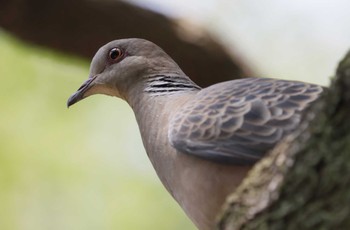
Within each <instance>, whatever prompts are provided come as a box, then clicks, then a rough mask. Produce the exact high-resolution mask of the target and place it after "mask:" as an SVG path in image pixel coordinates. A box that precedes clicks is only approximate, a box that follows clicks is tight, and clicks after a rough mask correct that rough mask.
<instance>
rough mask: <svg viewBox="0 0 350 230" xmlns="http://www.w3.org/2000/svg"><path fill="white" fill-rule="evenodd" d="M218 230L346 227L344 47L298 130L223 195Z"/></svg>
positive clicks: (349, 182) (349, 100) (349, 170)
mask: <svg viewBox="0 0 350 230" xmlns="http://www.w3.org/2000/svg"><path fill="white" fill-rule="evenodd" d="M218 229H220V230H233V229H234V230H237V229H240V230H243V229H244V230H248V229H269V230H274V229H283V230H284V229H300V230H301V229H302V230H304V229H310V230H311V229H312V230H314V229H350V52H349V53H348V54H347V55H346V57H345V58H344V59H343V60H342V61H341V62H340V64H339V66H338V69H337V71H336V76H335V78H334V79H333V82H332V85H331V87H330V88H329V90H328V91H327V92H326V93H324V94H323V96H322V98H321V99H320V100H319V101H318V102H316V103H315V104H314V106H312V107H311V108H310V109H309V111H308V112H307V113H306V115H305V117H304V121H303V123H302V125H301V127H300V129H299V130H298V131H297V132H295V133H294V134H293V135H291V136H289V137H288V138H286V140H285V141H284V142H283V143H281V144H280V145H279V146H277V147H276V148H275V149H274V151H273V152H272V153H271V154H270V155H269V156H267V157H266V158H264V159H263V160H262V161H261V162H259V163H258V164H257V165H256V166H255V167H254V168H253V170H252V172H251V173H250V174H249V175H248V177H247V178H246V179H245V180H244V181H243V183H242V184H241V186H240V187H239V188H238V189H237V190H236V191H235V192H234V193H233V194H232V195H231V196H230V197H229V198H228V200H227V203H226V205H225V208H224V211H223V213H222V214H221V217H220V221H219V222H218Z"/></svg>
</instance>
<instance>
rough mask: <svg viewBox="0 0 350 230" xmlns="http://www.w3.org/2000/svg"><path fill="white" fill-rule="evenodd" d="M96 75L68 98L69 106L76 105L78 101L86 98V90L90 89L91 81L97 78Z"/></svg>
mask: <svg viewBox="0 0 350 230" xmlns="http://www.w3.org/2000/svg"><path fill="white" fill-rule="evenodd" d="M95 78H96V76H93V77H89V79H87V80H86V81H85V82H84V83H83V84H82V85H81V86H80V87H79V89H78V90H77V91H76V92H75V93H74V94H73V95H72V96H70V97H69V98H68V101H67V107H68V108H69V106H71V105H74V104H75V103H77V102H78V101H80V100H82V99H83V98H84V94H85V92H86V91H87V90H88V89H90V87H91V83H92V82H93V81H94V80H95Z"/></svg>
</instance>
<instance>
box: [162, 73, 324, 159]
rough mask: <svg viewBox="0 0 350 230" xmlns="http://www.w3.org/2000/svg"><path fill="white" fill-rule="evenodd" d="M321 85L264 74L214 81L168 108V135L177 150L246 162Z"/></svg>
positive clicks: (293, 119) (276, 137)
mask: <svg viewBox="0 0 350 230" xmlns="http://www.w3.org/2000/svg"><path fill="white" fill-rule="evenodd" d="M322 91H323V88H322V87H321V86H318V85H314V84H308V83H303V82H297V81H287V80H276V79H268V78H245V79H238V80H232V81H227V82H222V83H218V84H215V85H212V86H210V87H207V88H204V89H202V90H201V91H199V92H198V93H197V94H195V95H194V96H193V97H192V98H191V99H190V100H188V101H187V102H186V103H185V104H184V105H183V106H182V107H181V108H180V109H179V110H178V111H177V112H175V113H174V114H173V116H172V117H171V120H170V125H169V133H168V137H169V140H170V143H171V144H172V146H173V147H174V148H176V149H177V150H178V151H179V152H182V153H186V154H190V155H195V156H199V157H202V158H205V159H209V160H213V161H217V162H224V163H232V164H252V163H254V162H256V161H257V160H259V159H260V158H261V157H263V156H264V155H265V154H266V153H267V152H268V151H269V150H270V149H272V148H273V147H274V146H275V144H276V143H278V141H280V140H281V139H282V138H283V137H284V136H286V135H287V134H288V133H290V132H291V131H293V130H294V129H295V128H296V127H298V125H299V123H300V118H301V114H302V112H303V111H304V110H305V108H306V107H307V106H308V105H309V104H310V103H311V102H313V101H315V100H316V99H317V98H318V97H319V95H320V94H321V93H322Z"/></svg>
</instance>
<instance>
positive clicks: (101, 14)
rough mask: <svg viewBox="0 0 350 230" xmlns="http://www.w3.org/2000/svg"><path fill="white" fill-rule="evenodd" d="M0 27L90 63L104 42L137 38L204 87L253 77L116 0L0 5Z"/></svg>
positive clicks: (200, 42)
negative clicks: (160, 50) (160, 51)
mask: <svg viewBox="0 0 350 230" xmlns="http://www.w3.org/2000/svg"><path fill="white" fill-rule="evenodd" d="M0 26H1V27H3V28H4V29H5V30H7V31H9V32H11V33H13V34H14V35H16V36H18V37H20V38H22V39H24V40H27V41H30V42H33V43H36V44H40V45H44V46H47V47H50V48H54V49H57V50H59V51H63V52H69V53H72V54H76V55H80V56H84V57H88V58H91V57H92V56H93V55H94V53H95V52H96V51H97V49H98V48H99V47H100V46H102V45H103V44H104V43H107V42H108V41H111V40H114V39H118V38H127V37H140V38H145V39H149V40H151V41H153V42H155V43H157V44H158V45H160V46H161V47H163V48H164V49H165V50H166V51H167V52H168V53H169V54H170V55H171V56H172V57H173V58H174V59H175V60H176V61H177V63H178V64H179V65H180V66H181V67H182V68H183V70H184V71H185V72H186V73H187V74H188V75H189V76H190V77H191V78H192V79H193V80H195V81H196V82H198V83H199V84H200V85H202V86H206V85H210V84H212V83H214V82H218V81H223V80H228V79H232V78H239V77H242V76H243V75H247V74H249V75H250V74H252V73H251V71H249V70H248V67H247V66H246V65H244V64H243V63H242V62H241V61H240V60H239V59H238V58H233V57H232V55H230V54H229V53H228V52H227V51H226V50H225V48H224V47H223V46H221V45H220V44H219V43H217V42H216V41H214V39H212V38H211V36H210V35H209V34H208V33H206V32H203V33H201V35H196V34H195V33H193V34H185V33H191V32H189V31H191V29H189V31H187V32H184V31H183V30H179V25H178V24H176V22H174V21H173V20H170V19H169V18H167V17H165V16H163V15H161V14H158V13H155V12H151V11H149V10H145V9H142V8H140V7H137V6H134V5H131V4H129V3H127V2H123V1H116V0H114V1H113V0H101V1H93V0H74V1H68V0H51V1H46V0H16V1H11V0H0Z"/></svg>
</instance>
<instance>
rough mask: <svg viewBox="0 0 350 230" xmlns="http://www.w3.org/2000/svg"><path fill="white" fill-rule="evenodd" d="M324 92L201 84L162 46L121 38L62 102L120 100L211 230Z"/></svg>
mask: <svg viewBox="0 0 350 230" xmlns="http://www.w3.org/2000/svg"><path fill="white" fill-rule="evenodd" d="M213 77H215V71H213ZM323 92H324V88H323V87H321V86H319V85H316V84H310V83H304V82H299V81H289V80H279V79H271V78H254V77H249V78H242V79H236V80H229V81H225V82H221V83H217V84H214V85H211V86H209V87H206V88H201V87H200V86H198V85H197V84H196V83H194V82H193V81H192V80H191V79H190V78H189V77H188V76H187V75H186V74H185V73H184V72H183V71H182V70H181V68H180V67H179V66H178V65H177V63H176V62H175V61H174V60H173V59H172V58H171V57H170V56H169V55H168V54H167V53H166V52H165V51H164V50H163V49H162V48H160V47H159V46H157V45H156V44H154V43H153V42H151V41H148V40H145V39H141V38H126V39H118V40H114V41H111V42H109V43H107V44H105V45H104V46H102V47H101V48H100V49H99V50H98V51H97V53H96V54H95V56H94V57H93V59H92V62H91V65H90V74H89V77H88V79H87V80H86V81H85V82H84V83H83V84H82V85H81V86H80V88H79V89H78V90H77V91H76V92H75V93H74V94H72V95H71V96H70V97H69V99H68V101H67V106H68V107H70V106H72V105H73V104H75V103H77V102H78V101H81V100H82V99H84V98H87V97H89V96H91V95H94V94H105V95H109V96H114V97H118V98H121V99H123V100H125V101H126V102H127V103H128V104H129V105H130V106H131V108H132V109H133V111H134V114H135V118H136V121H137V123H138V126H139V130H140V133H141V137H142V142H143V145H144V148H145V150H146V153H147V155H148V158H149V159H150V161H151V163H152V165H153V167H154V169H155V171H156V173H157V175H158V177H159V178H160V180H161V182H162V184H163V185H164V186H165V188H166V189H167V191H168V192H169V193H170V194H171V196H172V197H173V198H174V199H175V200H176V201H177V203H178V204H179V205H180V206H181V207H182V209H183V210H184V212H185V213H186V214H187V216H188V217H189V218H190V219H191V220H192V222H193V223H194V225H195V226H196V227H197V228H198V229H200V230H209V229H213V228H214V227H215V222H216V218H217V214H218V213H219V212H220V209H221V207H222V205H223V203H224V202H225V199H226V197H227V196H228V195H229V194H230V193H232V192H233V191H234V190H235V189H236V188H237V186H239V184H240V183H241V181H242V180H243V179H244V177H245V176H246V175H247V173H248V172H249V170H250V169H251V168H252V167H253V166H254V164H255V163H256V162H258V161H259V160H260V159H262V158H263V157H264V156H265V155H267V154H268V153H269V152H271V151H272V150H273V148H274V147H275V146H276V145H277V144H278V143H280V142H281V141H283V139H284V138H285V137H286V136H288V135H289V134H290V133H291V132H293V131H294V130H296V129H297V128H298V127H299V125H300V123H301V120H302V117H303V114H304V112H305V111H306V109H307V108H308V107H309V106H310V105H311V104H313V103H314V102H315V101H317V99H318V98H319V97H320V95H321V94H322V93H323Z"/></svg>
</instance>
